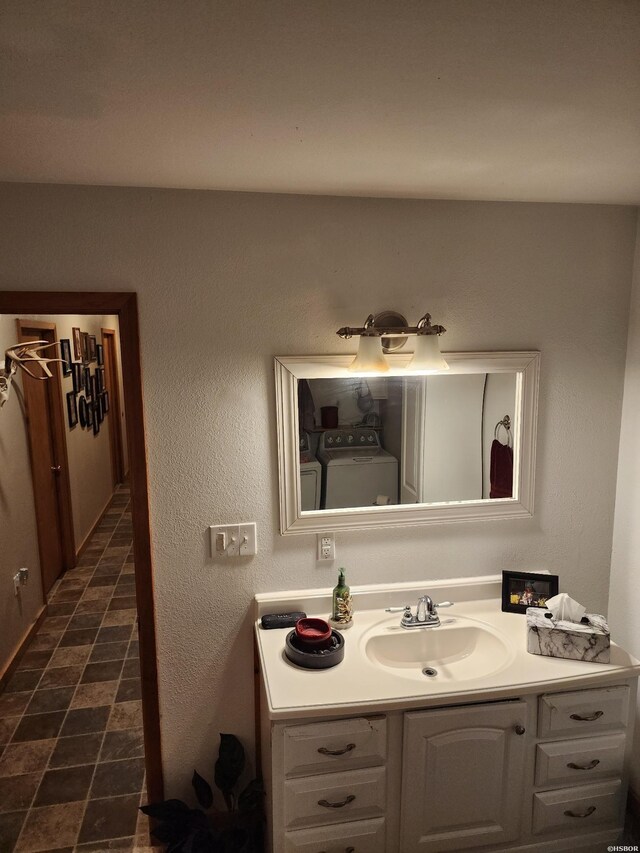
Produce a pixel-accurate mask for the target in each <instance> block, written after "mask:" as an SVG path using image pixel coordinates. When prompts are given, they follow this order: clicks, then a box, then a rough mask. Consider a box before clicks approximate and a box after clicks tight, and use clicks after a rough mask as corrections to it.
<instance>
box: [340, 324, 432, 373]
mask: <svg viewBox="0 0 640 853" xmlns="http://www.w3.org/2000/svg"><path fill="white" fill-rule="evenodd" d="M390 321H393V322H390ZM446 331H447V330H446V329H445V327H444V326H439V325H432V324H431V314H425V315H424V316H423V317H421V318H420V319H419V320H418V323H417V325H416V326H409V325H408V324H407V321H406V320H405V319H404V317H403V316H402V315H401V314H397V313H395V312H390V311H385V312H384V313H383V314H376V315H375V316H374V315H373V314H369V316H368V317H367V319H366V320H365V324H364V326H356V327H352V326H343V327H342V328H341V329H338V331H337V332H336V334H337V335H338V336H339V337H341V338H343V339H345V340H348V339H349V338H353V337H359V338H360V344H359V346H358V354H357V355H356V357H355V359H354V360H353V362H352V364H350V365H349V370H352V371H353V372H357V373H386V372H387V371H388V370H389V364H388V362H387V360H386V359H385V357H384V353H385V352H390V351H393V350H397V349H400V347H402V346H404V344H405V342H406V339H407V338H408V337H409V335H415V337H416V345H415V352H414V355H413V358H412V359H411V361H410V362H409V364H408V365H407V371H408V372H410V373H417V372H424V373H430V372H435V371H438V370H448V369H449V365H448V364H447V362H446V361H445V359H444V358H443V356H442V353H441V352H440V342H439V341H438V338H439V337H440V335H443V334H444V333H445V332H446Z"/></svg>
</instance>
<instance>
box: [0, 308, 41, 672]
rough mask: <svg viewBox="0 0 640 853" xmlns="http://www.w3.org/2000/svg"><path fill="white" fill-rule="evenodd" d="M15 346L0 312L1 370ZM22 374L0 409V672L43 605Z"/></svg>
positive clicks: (11, 325) (11, 321)
mask: <svg viewBox="0 0 640 853" xmlns="http://www.w3.org/2000/svg"><path fill="white" fill-rule="evenodd" d="M17 342H18V335H17V331H16V321H15V317H13V316H8V315H7V314H0V358H1V359H2V365H3V366H4V351H5V350H6V349H7V347H10V346H12V345H13V344H16V343H17ZM20 372H21V371H18V373H17V374H16V376H14V379H13V383H12V388H11V391H10V393H9V399H8V400H7V402H6V403H5V404H4V406H3V407H2V408H1V409H0V625H1V626H2V630H1V631H0V674H1V673H2V671H3V670H4V668H5V666H6V665H7V664H8V663H9V661H10V660H11V659H12V657H13V653H14V652H15V651H16V649H17V647H18V646H19V645H20V643H21V641H22V639H23V638H24V636H25V634H26V633H27V631H28V630H29V628H30V626H31V624H32V623H33V621H34V620H35V618H36V617H37V615H38V613H39V611H40V608H41V607H42V604H43V601H44V599H43V595H42V577H41V575H40V557H39V554H38V534H37V528H36V515H35V507H34V503H33V485H32V481H31V461H30V458H29V439H28V435H27V428H26V423H25V420H24V398H23V396H22V378H21V376H20ZM21 568H28V569H29V581H28V583H27V584H26V586H21V587H20V591H19V595H17V596H16V595H14V586H13V576H14V575H15V573H16V572H17V571H18V569H21Z"/></svg>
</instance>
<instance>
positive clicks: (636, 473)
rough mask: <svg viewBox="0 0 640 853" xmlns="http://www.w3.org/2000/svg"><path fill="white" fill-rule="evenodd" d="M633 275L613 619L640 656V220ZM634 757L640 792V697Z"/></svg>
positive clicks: (616, 631) (613, 557) (635, 786)
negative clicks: (639, 610)
mask: <svg viewBox="0 0 640 853" xmlns="http://www.w3.org/2000/svg"><path fill="white" fill-rule="evenodd" d="M633 279H634V281H633V291H632V295H631V314H630V318H629V341H628V345H627V366H626V371H625V380H624V404H623V408H622V427H621V430H620V456H619V459H618V486H617V491H616V510H615V523H614V528H613V553H612V555H611V589H610V592H609V622H610V627H611V632H612V634H613V635H614V636H615V637H616V639H617V640H618V642H619V643H620V644H621V645H623V646H625V648H627V649H628V651H630V652H631V653H632V654H633V655H635V656H636V657H637V658H640V613H639V612H638V607H639V606H640V223H639V227H638V239H637V242H636V259H635V264H634V276H633ZM634 758H635V760H634V761H633V764H632V772H631V784H632V786H633V789H634V790H635V791H636V792H637V793H638V795H640V697H639V701H638V711H637V715H636V738H635V745H634Z"/></svg>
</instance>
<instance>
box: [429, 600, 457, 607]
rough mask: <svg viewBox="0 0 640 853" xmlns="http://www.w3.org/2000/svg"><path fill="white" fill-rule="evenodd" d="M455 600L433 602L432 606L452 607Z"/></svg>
mask: <svg viewBox="0 0 640 853" xmlns="http://www.w3.org/2000/svg"><path fill="white" fill-rule="evenodd" d="M454 604H455V601H441V602H440V604H434V605H433V606H434V607H453V605H454Z"/></svg>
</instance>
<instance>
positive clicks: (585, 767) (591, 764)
mask: <svg viewBox="0 0 640 853" xmlns="http://www.w3.org/2000/svg"><path fill="white" fill-rule="evenodd" d="M598 764H600V759H599V758H594V759H593V761H590V762H589V763H588V764H574V763H573V761H570V762H569V764H567V767H569V768H570V769H571V770H593V768H594V767H597V766H598Z"/></svg>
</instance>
